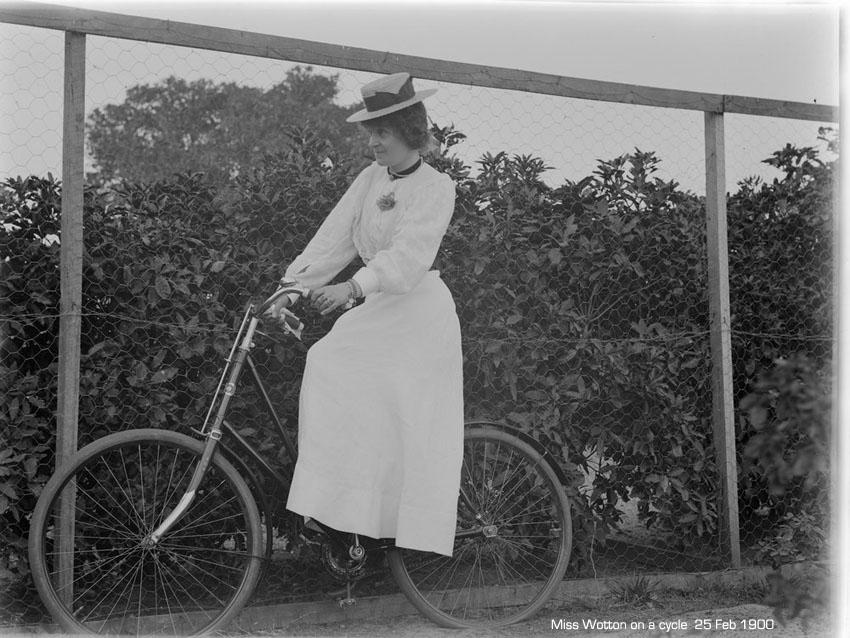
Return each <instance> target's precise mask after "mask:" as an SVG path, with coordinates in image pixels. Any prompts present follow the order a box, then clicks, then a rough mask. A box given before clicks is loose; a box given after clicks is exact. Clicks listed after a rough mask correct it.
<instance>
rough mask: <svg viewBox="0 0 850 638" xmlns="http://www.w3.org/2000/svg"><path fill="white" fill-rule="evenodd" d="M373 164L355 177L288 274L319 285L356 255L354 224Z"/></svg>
mask: <svg viewBox="0 0 850 638" xmlns="http://www.w3.org/2000/svg"><path fill="white" fill-rule="evenodd" d="M373 168H374V165H373V166H370V167H368V168H366V169H364V170H363V171H361V172H360V174H359V175H358V176H357V177H356V178H355V179H354V181H353V182H352V183H351V186H349V187H348V190H347V191H345V194H344V195H343V196H342V198H340V200H339V202H337V204H336V206H334V208H333V210H331V212H330V214H328V216H327V217H326V218H325V221H324V222H322V225H321V226H319V230H317V231H316V234H315V235H314V236H313V238H312V239H311V240H310V242H309V243H308V244H307V247H306V248H305V249H304V251H303V252H302V253H301V254H300V255H298V257H296V258H295V259H294V260H293V261H292V263H291V264H290V265H289V267H288V268H287V269H286V277H287V278H290V279H295V280H296V281H298V282H299V283H300V284H301V285H302V286H306V287H308V288H314V289H315V288H320V287H321V286H324V285H325V284H326V283H328V282H329V281H330V280H331V279H333V278H334V277H335V276H336V275H337V273H339V271H340V270H342V269H343V268H345V267H346V266H347V265H348V264H349V263H351V261H352V260H353V259H354V258H355V257H356V256H357V249H356V248H355V246H354V240H353V238H352V236H353V225H354V220H355V219H356V218H357V216H358V215H359V214H360V208H361V207H362V205H363V196H364V191H365V190H366V189H367V188H368V186H369V180H370V179H371V177H370V176H371V174H372V171H373Z"/></svg>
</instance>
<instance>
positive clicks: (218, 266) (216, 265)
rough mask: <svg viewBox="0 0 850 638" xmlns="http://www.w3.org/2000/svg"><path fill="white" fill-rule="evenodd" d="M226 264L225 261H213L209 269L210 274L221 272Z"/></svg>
mask: <svg viewBox="0 0 850 638" xmlns="http://www.w3.org/2000/svg"><path fill="white" fill-rule="evenodd" d="M226 263H227V262H226V261H225V260H223V259H222V260H220V261H214V262H213V265H212V266H211V267H210V272H221V271H222V270H224V266H225V264H226Z"/></svg>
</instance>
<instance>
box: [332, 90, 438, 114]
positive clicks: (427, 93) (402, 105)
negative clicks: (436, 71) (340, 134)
mask: <svg viewBox="0 0 850 638" xmlns="http://www.w3.org/2000/svg"><path fill="white" fill-rule="evenodd" d="M436 92H437V89H423V90H422V91H417V92H416V93H415V94H414V96H413V97H412V98H410V99H409V100H405V101H404V102H399V103H398V104H393V105H392V106H388V107H387V108H385V109H378V110H377V111H369V110H367V109H361V110H360V111H357V113H354V114H353V115H349V116H348V117H347V118H345V121H346V122H365V121H366V120H374V119H375V118H378V117H383V116H384V115H389V114H390V113H395V112H396V111H400V110H402V109H406V108H407V107H408V106H410V105H411V104H416V103H417V102H421V101H422V100H424V99H425V98H426V97H431V96H432V95H434V93H436Z"/></svg>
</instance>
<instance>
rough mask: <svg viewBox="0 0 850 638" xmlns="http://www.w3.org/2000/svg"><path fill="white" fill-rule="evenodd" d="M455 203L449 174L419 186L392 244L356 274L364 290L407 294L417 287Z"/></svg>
mask: <svg viewBox="0 0 850 638" xmlns="http://www.w3.org/2000/svg"><path fill="white" fill-rule="evenodd" d="M435 182H436V183H435ZM454 205H455V187H454V182H452V180H451V178H450V177H449V176H448V175H444V174H441V173H440V174H437V176H436V179H435V181H429V182H428V183H426V184H422V185H421V186H419V187H418V188H417V189H416V190H415V191H414V192H413V193H412V194H411V195H410V199H409V201H408V204H407V206H406V207H405V209H404V211H403V212H402V216H401V217H400V218H399V220H398V223H397V225H396V228H395V231H394V232H393V235H392V238H391V240H390V242H389V245H388V246H387V247H386V248H384V249H383V250H379V251H378V252H377V253H376V254H375V257H374V258H373V259H371V260H370V261H369V263H367V264H366V266H364V267H363V268H361V269H360V270H358V271H357V273H355V275H354V279H355V280H356V281H357V283H358V284H359V285H360V287H361V288H362V289H363V293H364V294H369V293H371V292H377V291H380V292H387V293H392V294H403V293H406V292H409V291H410V290H412V289H413V288H415V287H416V285H417V284H418V283H419V282H420V281H421V280H422V278H423V277H424V276H425V273H427V272H428V270H429V269H430V268H431V266H432V265H433V263H434V259H435V258H436V256H437V251H438V250H439V248H440V242H442V240H443V235H445V233H446V228H448V225H449V222H450V221H451V218H452V213H453V212H454Z"/></svg>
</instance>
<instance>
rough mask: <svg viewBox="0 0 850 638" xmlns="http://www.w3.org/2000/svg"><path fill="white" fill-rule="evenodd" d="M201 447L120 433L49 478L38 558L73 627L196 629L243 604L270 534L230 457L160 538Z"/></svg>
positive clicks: (52, 600) (38, 519)
mask: <svg viewBox="0 0 850 638" xmlns="http://www.w3.org/2000/svg"><path fill="white" fill-rule="evenodd" d="M203 447H204V445H203V443H202V442H201V441H197V440H195V439H192V438H190V437H188V436H185V435H182V434H177V433H175V432H168V431H164V430H133V431H129V432H121V433H118V434H113V435H110V436H107V437H104V438H103V439H100V440H98V441H95V442H94V443H92V444H90V445H88V446H86V447H85V448H83V449H82V450H80V451H79V452H78V453H77V454H76V455H75V456H74V457H72V459H71V460H70V461H69V463H68V465H67V466H66V467H65V468H64V469H63V470H61V471H60V472H58V473H57V474H55V475H54V476H53V478H51V480H50V481H49V482H48V483H47V485H46V486H45V489H44V492H43V493H42V495H41V497H40V498H39V501H38V504H37V506H36V509H35V512H34V514H33V519H32V525H31V529H30V547H29V551H30V565H31V569H32V573H33V579H34V581H35V584H36V587H37V589H38V592H39V595H40V596H41V599H42V601H43V602H44V604H45V606H46V607H47V609H48V611H49V612H50V614H51V615H52V616H53V618H54V619H55V620H56V621H57V622H58V623H59V624H60V625H61V626H62V628H63V629H64V630H65V631H67V632H69V633H74V634H80V633H86V634H91V633H103V634H121V635H151V634H163V635H196V634H202V633H207V632H210V631H213V630H215V629H217V628H221V627H223V626H224V625H225V624H227V623H228V622H229V621H230V620H232V618H233V617H234V616H235V615H236V614H237V613H238V612H239V611H240V609H241V608H242V606H243V605H244V604H245V602H246V601H247V599H248V597H249V596H250V595H251V593H252V591H253V588H254V586H255V584H256V581H257V578H258V576H259V573H260V563H261V562H262V561H261V558H260V550H261V548H262V544H263V541H262V536H261V531H262V530H261V527H260V518H259V514H258V512H257V506H256V504H255V502H254V499H253V498H252V496H251V493H250V490H249V488H248V486H247V484H246V483H245V481H244V480H243V479H242V478H241V477H240V476H239V474H238V473H237V472H236V470H235V469H234V468H233V466H232V465H231V464H230V463H228V462H227V461H226V460H224V458H223V457H222V456H221V455H220V454H216V455H215V456H214V457H213V460H212V463H211V464H210V468H209V471H208V473H207V475H206V477H205V478H204V480H203V482H202V483H201V485H200V486H199V488H198V491H197V494H196V496H195V500H194V502H193V504H192V506H191V507H190V509H189V510H188V511H187V512H186V514H185V515H184V516H183V517H182V518H181V519H180V520H179V521H178V522H177V523H176V525H175V526H174V527H173V528H172V529H171V530H170V531H169V532H168V533H167V534H166V535H165V536H164V537H163V538H162V539H161V540H160V541H159V542H157V543H151V542H150V534H151V532H153V531H154V530H155V529H156V528H157V526H158V525H159V524H160V523H161V522H162V520H163V519H164V518H165V517H166V516H167V515H168V514H169V513H170V512H171V511H172V510H173V509H174V507H175V506H176V505H177V502H178V501H179V500H180V498H181V497H182V496H183V495H184V493H185V492H186V487H187V485H188V483H189V480H190V479H191V477H192V474H193V471H194V469H195V467H196V466H197V463H198V460H199V459H200V456H201V454H202V452H203ZM70 523H72V525H70ZM62 535H64V536H65V538H64V539H62V540H60V536H62Z"/></svg>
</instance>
